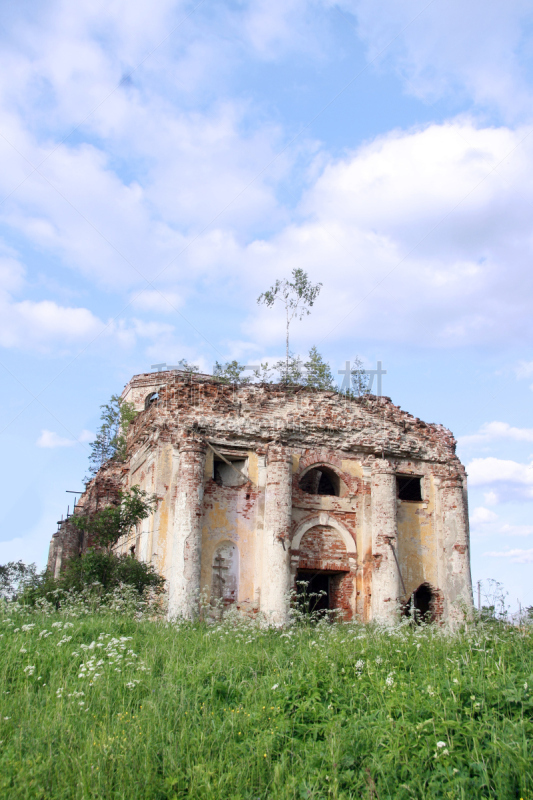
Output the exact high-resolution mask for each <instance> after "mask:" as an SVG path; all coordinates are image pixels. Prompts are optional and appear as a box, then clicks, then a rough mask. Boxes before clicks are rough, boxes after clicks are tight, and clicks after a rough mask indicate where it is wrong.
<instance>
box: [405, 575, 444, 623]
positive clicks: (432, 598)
mask: <svg viewBox="0 0 533 800" xmlns="http://www.w3.org/2000/svg"><path fill="white" fill-rule="evenodd" d="M436 599H437V592H436V591H435V590H434V589H433V588H432V586H431V585H430V584H429V583H421V584H420V586H419V587H418V589H415V591H414V592H413V593H412V595H411V597H410V598H409V600H408V601H407V603H406V604H405V606H404V614H405V616H406V617H411V618H412V619H413V620H414V621H415V622H416V624H417V625H420V624H422V623H423V622H434V621H435V619H436V618H437V608H436Z"/></svg>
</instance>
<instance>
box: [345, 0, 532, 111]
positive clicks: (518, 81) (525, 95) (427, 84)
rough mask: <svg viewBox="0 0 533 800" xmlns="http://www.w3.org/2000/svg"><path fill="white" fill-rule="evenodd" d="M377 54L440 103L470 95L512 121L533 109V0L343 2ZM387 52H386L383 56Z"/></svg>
mask: <svg viewBox="0 0 533 800" xmlns="http://www.w3.org/2000/svg"><path fill="white" fill-rule="evenodd" d="M341 5H342V6H344V8H347V9H349V10H351V11H353V12H354V13H356V14H357V17H358V23H359V33H360V35H361V37H362V38H363V40H365V41H366V42H367V43H368V48H369V57H370V58H375V57H378V59H379V60H380V61H381V63H383V64H385V63H387V64H390V63H391V59H392V63H393V64H395V66H396V68H397V70H398V71H399V72H400V74H401V75H402V76H403V77H404V78H405V79H406V83H405V86H406V89H407V91H410V92H412V93H415V94H417V95H419V96H422V97H425V98H428V99H429V100H435V99H436V98H438V97H441V96H443V95H455V96H457V95H458V94H459V96H460V95H461V94H463V96H470V97H471V98H472V99H473V100H474V102H476V103H478V104H481V105H485V106H487V105H488V106H491V107H493V108H494V107H496V108H497V109H498V110H500V111H503V112H504V113H506V114H508V115H509V116H511V117H513V116H515V115H516V114H521V113H524V112H526V113H528V114H529V112H530V103H531V93H530V91H529V89H528V86H527V83H526V78H527V67H528V57H529V58H530V56H531V48H530V46H529V42H528V40H527V37H528V35H529V26H530V24H531V22H532V20H533V9H532V7H531V3H530V2H528V0H507V2H505V3H502V2H500V0H470V2H468V3H467V4H465V3H463V2H461V0H447V2H446V3H427V0H403V2H401V3H399V2H397V0H343V2H342V3H341ZM383 50H384V52H383V53H382V52H381V51H383Z"/></svg>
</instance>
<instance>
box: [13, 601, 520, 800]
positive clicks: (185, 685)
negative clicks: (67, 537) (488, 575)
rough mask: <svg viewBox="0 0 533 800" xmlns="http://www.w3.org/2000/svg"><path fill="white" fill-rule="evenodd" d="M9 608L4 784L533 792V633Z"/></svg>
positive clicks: (47, 798)
mask: <svg viewBox="0 0 533 800" xmlns="http://www.w3.org/2000/svg"><path fill="white" fill-rule="evenodd" d="M1 610H3V614H2V615H0V625H1V628H0V797H2V798H9V800H16V799H17V800H18V798H25V799H26V798H28V799H29V798H42V799H43V800H55V799H56V798H58V799H59V798H61V799H62V800H63V798H64V799H65V800H66V799H67V798H80V800H81V798H83V799H85V798H87V799H88V798H101V799H102V800H111V799H112V798H124V800H137V798H139V800H140V798H143V800H158V799H159V798H161V800H163V798H164V799H165V800H166V799H167V798H168V799H169V800H170V799H171V798H182V797H189V798H195V799H201V800H203V799H204V798H205V799H206V800H207V798H213V800H215V799H216V800H221V799H222V798H232V800H235V799H236V798H243V799H244V798H246V799H247V800H256V798H276V800H277V799H278V798H279V799H280V800H281V798H283V800H285V798H287V799H288V798H298V800H300V798H317V799H318V798H339V799H340V798H372V799H373V800H385V798H402V800H403V798H405V800H407V798H420V800H428V798H465V799H466V798H468V800H470V799H471V798H498V800H505V798H524V800H526V798H527V800H530V798H532V797H533V752H532V737H533V716H532V715H533V699H532V694H531V690H532V689H533V648H532V643H533V633H532V631H531V629H519V628H512V627H505V626H503V625H498V624H477V625H473V626H471V627H470V628H469V629H467V630H466V631H465V632H462V633H460V634H457V635H453V636H452V635H450V634H449V633H447V632H446V631H445V630H443V629H439V628H434V627H415V628H412V627H409V626H400V627H399V628H397V629H395V630H392V631H388V632H387V631H379V630H377V629H375V628H372V627H370V626H367V627H363V626H360V625H356V624H354V625H352V624H344V625H343V624H334V625H330V624H325V623H324V624H319V625H317V626H314V627H295V628H292V629H288V630H285V631H275V630H263V629H261V628H260V627H258V626H257V625H253V624H251V623H247V622H245V621H243V620H238V619H235V618H232V619H229V620H227V622H226V623H225V624H218V625H214V626H213V625H211V626H207V625H203V624H201V623H197V624H181V625H179V626H176V625H170V624H167V623H166V622H164V621H157V620H148V619H135V618H134V616H132V615H131V614H128V613H127V612H122V613H120V612H118V611H113V612H110V611H109V610H106V609H104V608H100V609H98V608H96V609H93V610H91V609H90V608H89V607H88V606H85V605H83V604H77V605H76V604H74V606H71V607H70V610H69V609H67V610H64V611H63V612H62V613H58V612H52V611H48V612H47V613H44V612H41V611H39V612H33V613H25V612H21V611H20V610H17V607H16V605H14V604H4V606H3V608H2V609H1Z"/></svg>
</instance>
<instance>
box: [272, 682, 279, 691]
mask: <svg viewBox="0 0 533 800" xmlns="http://www.w3.org/2000/svg"><path fill="white" fill-rule="evenodd" d="M278 686H279V683H275V684H274V686H273V687H272V689H271V691H272V692H273V691H274V690H275V689H277V688H278Z"/></svg>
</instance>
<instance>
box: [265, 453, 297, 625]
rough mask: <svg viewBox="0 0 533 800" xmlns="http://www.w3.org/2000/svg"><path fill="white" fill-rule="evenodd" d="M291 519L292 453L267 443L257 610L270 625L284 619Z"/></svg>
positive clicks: (286, 607) (279, 622)
mask: <svg viewBox="0 0 533 800" xmlns="http://www.w3.org/2000/svg"><path fill="white" fill-rule="evenodd" d="M291 522H292V457H291V454H290V452H289V451H288V450H287V448H285V447H280V446H278V445H271V446H270V447H269V448H268V456H267V477H266V489H265V521H264V530H263V548H262V549H263V558H262V570H261V573H262V581H261V611H262V612H263V614H264V615H265V617H266V619H267V620H268V622H269V623H271V624H273V625H283V624H285V623H286V622H287V619H288V611H289V604H288V593H289V589H290V555H289V545H290V538H289V537H290V529H291Z"/></svg>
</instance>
